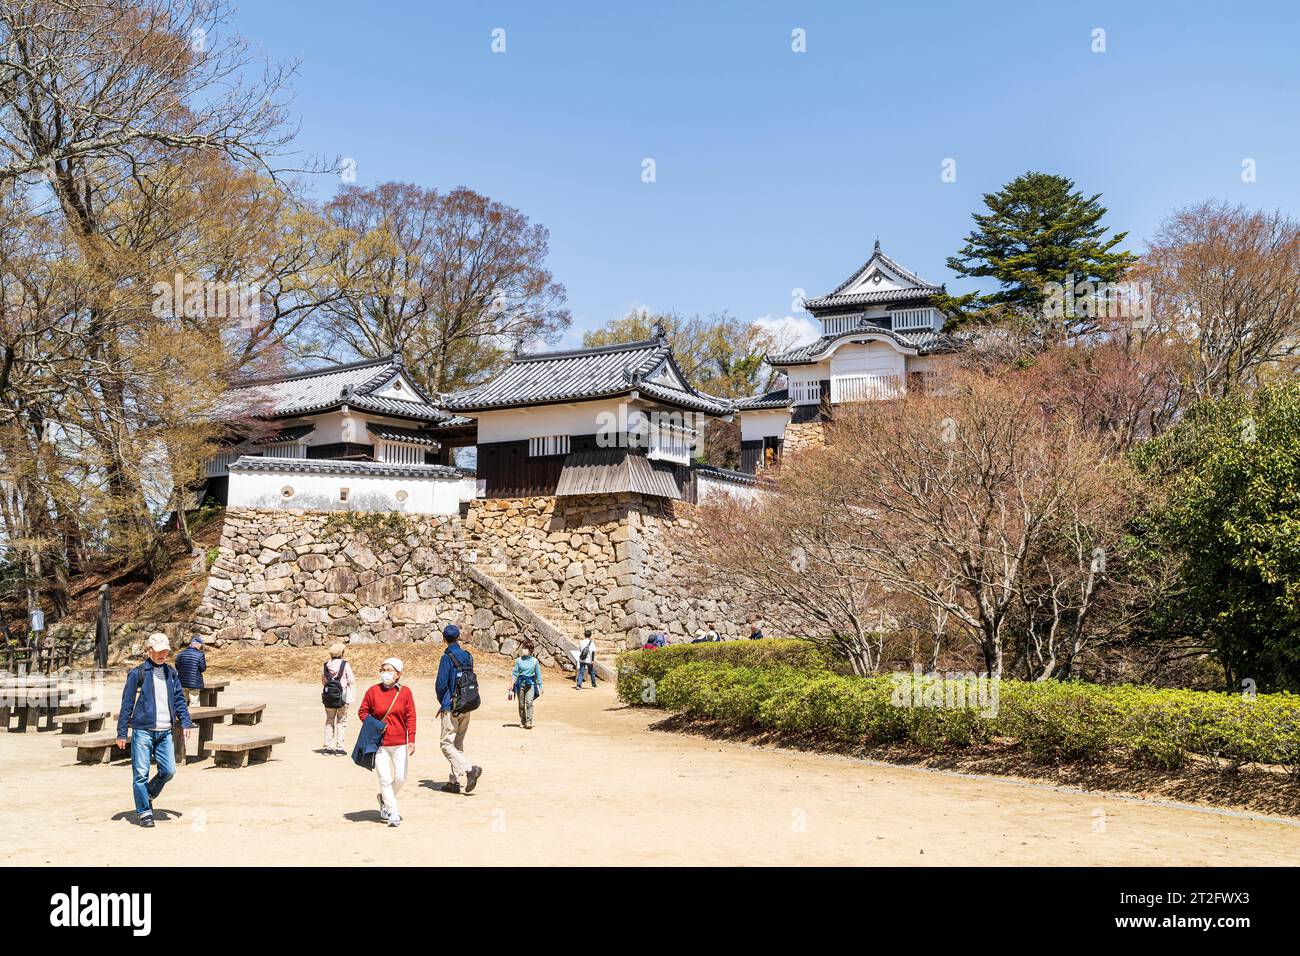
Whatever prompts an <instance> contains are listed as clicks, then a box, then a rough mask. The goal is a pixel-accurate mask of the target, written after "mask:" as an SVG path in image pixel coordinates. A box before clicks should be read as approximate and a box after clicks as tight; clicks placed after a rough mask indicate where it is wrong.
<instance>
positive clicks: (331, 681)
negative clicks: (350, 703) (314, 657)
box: [320, 661, 348, 710]
mask: <svg viewBox="0 0 1300 956" xmlns="http://www.w3.org/2000/svg"><path fill="white" fill-rule="evenodd" d="M347 666H348V665H347V662H346V661H345V662H344V663H343V666H342V667H340V668H339V672H338V674H333V675H332V674H330V666H329V665H328V664H326V665H325V686H324V687H323V688H322V689H321V692H320V702H321V703H322V704H324V705H325V706H326V707H328V708H330V709H331V710H336V709H338V708H339V707H343V706H346V704H347V701H346V700H344V699H343V696H344V695H343V671H344V670H345V669H346V668H347Z"/></svg>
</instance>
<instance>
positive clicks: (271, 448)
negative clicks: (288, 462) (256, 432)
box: [265, 441, 307, 458]
mask: <svg viewBox="0 0 1300 956" xmlns="http://www.w3.org/2000/svg"><path fill="white" fill-rule="evenodd" d="M265 457H267V458H306V457H307V446H306V445H304V444H302V443H301V442H292V441H291V442H285V443H284V444H282V445H267V446H266V451H265Z"/></svg>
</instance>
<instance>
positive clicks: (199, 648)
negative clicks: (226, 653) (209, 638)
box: [176, 634, 208, 705]
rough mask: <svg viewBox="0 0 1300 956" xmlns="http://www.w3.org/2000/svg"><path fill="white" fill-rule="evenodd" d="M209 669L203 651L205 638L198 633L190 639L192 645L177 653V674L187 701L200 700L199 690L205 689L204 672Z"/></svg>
mask: <svg viewBox="0 0 1300 956" xmlns="http://www.w3.org/2000/svg"><path fill="white" fill-rule="evenodd" d="M207 669H208V658H207V655H205V654H204V653H203V638H201V637H199V636H198V635H197V634H196V635H195V636H194V637H193V638H191V639H190V646H189V647H187V648H185V650H183V651H181V652H180V653H179V654H177V655H176V674H177V675H178V676H179V677H180V679H181V689H182V690H183V691H185V703H187V704H190V705H194V704H197V703H198V702H199V692H200V691H201V690H203V672H204V671H205V670H207Z"/></svg>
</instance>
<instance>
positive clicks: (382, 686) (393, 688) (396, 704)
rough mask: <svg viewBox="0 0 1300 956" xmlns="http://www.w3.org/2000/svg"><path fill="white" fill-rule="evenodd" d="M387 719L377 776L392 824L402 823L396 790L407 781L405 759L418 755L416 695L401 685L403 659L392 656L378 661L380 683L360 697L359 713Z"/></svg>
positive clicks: (382, 806) (383, 809)
mask: <svg viewBox="0 0 1300 956" xmlns="http://www.w3.org/2000/svg"><path fill="white" fill-rule="evenodd" d="M372 714H374V715H377V716H378V718H379V719H380V720H382V721H384V724H385V728H384V737H383V739H382V740H381V741H380V744H379V750H378V751H376V753H375V776H377V777H378V778H379V794H378V799H379V816H380V818H381V819H383V820H384V822H386V823H387V824H388V825H389V826H390V827H395V826H400V825H401V822H402V817H401V814H399V813H398V811H397V794H398V792H400V791H401V789H402V784H403V783H405V782H406V759H407V758H408V757H414V756H415V696H414V695H413V694H412V693H411V691H410V690H409V689H408V688H406V687H403V686H402V661H401V659H400V658H397V657H390V658H388V659H387V660H385V661H384V662H383V663H382V664H380V665H379V683H378V684H376V685H375V686H373V687H371V688H370V690H368V691H366V695H365V696H364V697H362V698H361V708H360V710H358V711H357V716H358V717H360V718H361V722H362V723H365V720H366V718H367V717H369V716H370V715H372Z"/></svg>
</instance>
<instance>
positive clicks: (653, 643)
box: [641, 631, 668, 651]
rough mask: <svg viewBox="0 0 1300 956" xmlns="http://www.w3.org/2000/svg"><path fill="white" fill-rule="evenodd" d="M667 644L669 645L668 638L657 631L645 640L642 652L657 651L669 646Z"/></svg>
mask: <svg viewBox="0 0 1300 956" xmlns="http://www.w3.org/2000/svg"><path fill="white" fill-rule="evenodd" d="M667 643H668V640H667V638H665V637H664V636H663V635H662V634H660V633H659V632H658V631H655V632H654V633H653V634H651V635H650V636H649V637H647V638H646V639H645V643H644V644H642V645H641V650H643V651H657V650H658V649H659V648H661V647H664V646H665V645H667Z"/></svg>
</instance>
